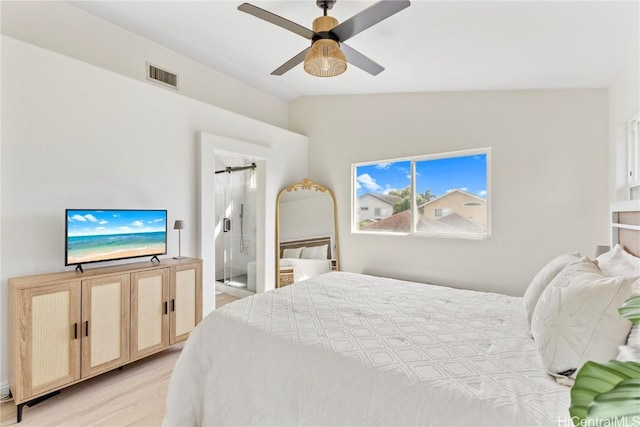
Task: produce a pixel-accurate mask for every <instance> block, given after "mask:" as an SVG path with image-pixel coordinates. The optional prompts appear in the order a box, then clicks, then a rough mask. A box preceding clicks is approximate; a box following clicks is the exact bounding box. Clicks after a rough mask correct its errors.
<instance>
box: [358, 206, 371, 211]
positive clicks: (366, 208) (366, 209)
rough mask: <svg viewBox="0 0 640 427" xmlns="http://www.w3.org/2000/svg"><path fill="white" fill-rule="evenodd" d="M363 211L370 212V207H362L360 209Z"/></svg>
mask: <svg viewBox="0 0 640 427" xmlns="http://www.w3.org/2000/svg"><path fill="white" fill-rule="evenodd" d="M360 210H361V211H368V210H369V206H362V207H361V208H360Z"/></svg>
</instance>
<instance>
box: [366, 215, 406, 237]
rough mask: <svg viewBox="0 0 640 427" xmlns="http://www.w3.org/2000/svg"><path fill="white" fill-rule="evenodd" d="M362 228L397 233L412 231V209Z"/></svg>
mask: <svg viewBox="0 0 640 427" xmlns="http://www.w3.org/2000/svg"><path fill="white" fill-rule="evenodd" d="M361 230H384V231H395V232H396V233H409V232H410V231H411V211H410V210H406V211H402V212H399V213H397V214H395V215H391V216H389V217H387V218H384V219H381V220H379V221H376V222H372V223H371V224H367V225H365V226H364V227H362V228H361Z"/></svg>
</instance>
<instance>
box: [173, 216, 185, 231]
mask: <svg viewBox="0 0 640 427" xmlns="http://www.w3.org/2000/svg"><path fill="white" fill-rule="evenodd" d="M173 229H174V230H183V229H184V221H182V220H180V219H177V220H176V222H174V223H173Z"/></svg>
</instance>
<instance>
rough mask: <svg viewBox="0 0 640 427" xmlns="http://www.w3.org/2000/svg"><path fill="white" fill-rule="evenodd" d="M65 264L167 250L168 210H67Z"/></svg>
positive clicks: (107, 259) (165, 251) (106, 259)
mask: <svg viewBox="0 0 640 427" xmlns="http://www.w3.org/2000/svg"><path fill="white" fill-rule="evenodd" d="M66 214H67V218H66V231H67V233H66V239H67V242H66V243H67V247H66V265H72V264H84V263H89V262H96V261H109V260H117V259H124V258H134V257H142V256H154V255H164V254H166V253H167V211H166V210H80V209H67V211H66Z"/></svg>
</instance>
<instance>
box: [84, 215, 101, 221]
mask: <svg viewBox="0 0 640 427" xmlns="http://www.w3.org/2000/svg"><path fill="white" fill-rule="evenodd" d="M84 217H85V218H86V219H87V221H89V222H98V219H97V218H96V217H95V216H93V215H91V214H86V215H85V216H84Z"/></svg>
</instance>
